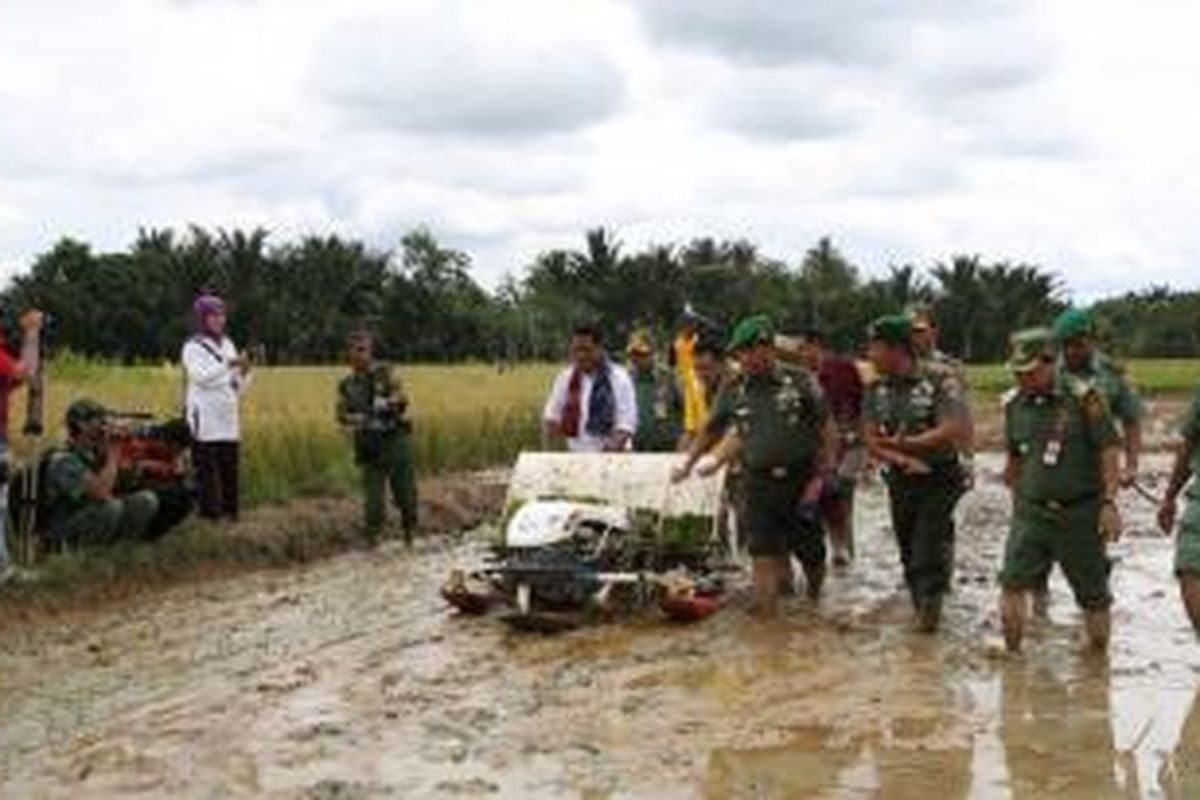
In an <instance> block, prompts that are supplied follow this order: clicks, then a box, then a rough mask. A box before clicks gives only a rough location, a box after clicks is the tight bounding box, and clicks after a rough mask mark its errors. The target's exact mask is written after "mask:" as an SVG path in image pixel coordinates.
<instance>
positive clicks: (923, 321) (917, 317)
mask: <svg viewBox="0 0 1200 800" xmlns="http://www.w3.org/2000/svg"><path fill="white" fill-rule="evenodd" d="M906 313H907V314H908V318H909V319H910V320H912V328H913V330H914V331H927V330H932V329H933V328H934V327H936V326H935V325H934V322H933V313H932V312H931V311H930V310H929V307H928V306H909V307H908V311H907V312H906Z"/></svg>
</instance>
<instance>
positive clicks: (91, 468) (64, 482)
mask: <svg viewBox="0 0 1200 800" xmlns="http://www.w3.org/2000/svg"><path fill="white" fill-rule="evenodd" d="M46 458H47V461H46V486H45V492H46V505H47V508H48V514H49V520H48V523H47V532H48V533H49V535H50V537H51V539H53V540H56V541H58V542H60V543H63V544H66V543H71V544H94V543H104V542H111V541H113V540H115V539H118V538H127V539H142V538H145V537H146V534H147V531H148V530H149V528H150V524H151V522H153V520H154V517H155V515H156V514H157V513H158V497H157V496H156V495H155V494H154V492H152V491H149V490H142V491H138V492H133V493H132V494H128V495H125V496H122V497H117V498H112V499H109V500H95V499H92V498H90V497H88V494H87V488H86V487H85V485H84V477H85V476H86V475H87V474H88V473H96V472H99V471H100V470H102V469H104V466H105V461H106V458H107V456H106V455H105V454H104V453H103V452H102V451H100V450H99V449H96V448H92V447H85V446H83V445H79V444H75V443H71V444H69V445H67V446H66V447H63V448H61V449H58V450H54V451H52V452H50V453H49V454H48V455H47V456H46Z"/></svg>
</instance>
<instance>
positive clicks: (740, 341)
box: [728, 314, 775, 352]
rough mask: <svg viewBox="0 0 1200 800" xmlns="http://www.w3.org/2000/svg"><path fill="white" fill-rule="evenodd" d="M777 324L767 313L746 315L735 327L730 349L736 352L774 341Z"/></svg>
mask: <svg viewBox="0 0 1200 800" xmlns="http://www.w3.org/2000/svg"><path fill="white" fill-rule="evenodd" d="M774 339H775V325H774V324H773V323H772V322H771V318H770V317H768V316H767V315H765V314H758V315H756V316H753V317H746V318H745V319H744V320H742V321H741V322H739V323H738V324H737V326H736V327H735V328H734V329H733V338H732V339H730V340H729V348H728V349H729V351H730V352H736V351H738V350H744V349H746V348H747V347H752V346H754V345H756V344H765V343H770V342H772V341H774Z"/></svg>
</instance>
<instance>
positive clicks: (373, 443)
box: [337, 332, 417, 546]
mask: <svg viewBox="0 0 1200 800" xmlns="http://www.w3.org/2000/svg"><path fill="white" fill-rule="evenodd" d="M373 346H374V342H373V339H372V336H371V334H369V333H366V332H359V333H356V334H354V335H353V336H352V337H351V338H350V374H349V375H347V376H346V377H344V378H342V380H341V383H339V384H338V399H337V420H338V424H339V425H341V426H342V427H343V428H344V429H345V430H347V431H349V432H350V433H351V434H352V436H353V438H354V460H355V462H357V464H358V466H359V469H361V470H362V491H363V531H364V533H365V535H366V537H367V542H368V543H369V544H371V545H372V546H374V545H375V544H377V543H378V542H379V538H380V536H381V534H382V533H383V523H384V517H385V513H384V508H385V503H384V487H385V486H387V487H388V488H390V489H391V493H392V500H393V501H394V502H395V503H396V505H397V507H399V509H400V524H401V526H402V527H403V529H404V542H405V544H408V545H411V544H412V538H413V534H414V533H415V532H416V529H417V480H416V470H415V467H414V464H413V452H412V424H411V423H410V422H409V421H408V418H407V412H408V397H407V395H405V393H404V388H403V387H402V386H401V385H400V381H399V379H397V378H396V376H395V375H394V374H393V373H392V370H391V369H390V368H389V367H388V366H387V365H385V364H379V363H376V362H375V360H374V353H373Z"/></svg>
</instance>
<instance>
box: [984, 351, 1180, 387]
mask: <svg viewBox="0 0 1200 800" xmlns="http://www.w3.org/2000/svg"><path fill="white" fill-rule="evenodd" d="M1124 366H1125V369H1126V370H1127V371H1128V374H1129V378H1130V380H1132V381H1133V385H1134V386H1135V387H1137V389H1138V391H1140V392H1142V393H1143V394H1147V395H1180V394H1191V393H1192V392H1194V391H1196V388H1197V386H1200V360H1196V359H1190V358H1188V359H1147V360H1141V361H1130V362H1126V363H1125V365H1124ZM967 376H968V380H970V382H971V391H972V392H975V393H977V394H981V395H1000V394H1003V393H1004V392H1006V391H1008V390H1009V389H1010V388H1012V386H1013V377H1012V373H1011V372H1009V371H1008V369H1007V368H1005V366H1004V365H1003V364H973V365H971V366H970V367H968V368H967Z"/></svg>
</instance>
